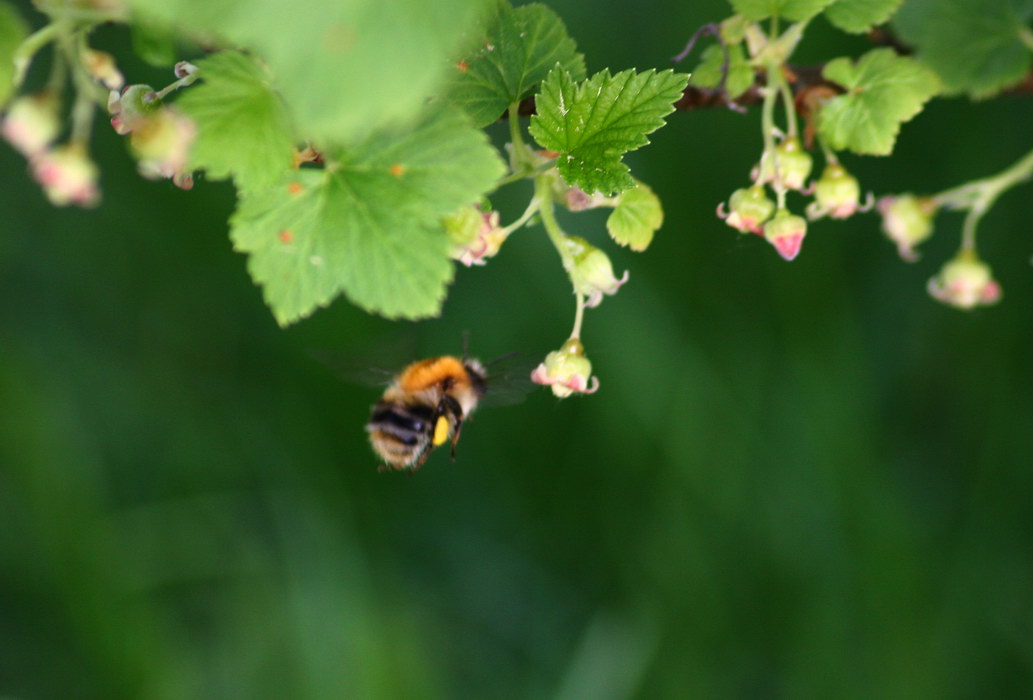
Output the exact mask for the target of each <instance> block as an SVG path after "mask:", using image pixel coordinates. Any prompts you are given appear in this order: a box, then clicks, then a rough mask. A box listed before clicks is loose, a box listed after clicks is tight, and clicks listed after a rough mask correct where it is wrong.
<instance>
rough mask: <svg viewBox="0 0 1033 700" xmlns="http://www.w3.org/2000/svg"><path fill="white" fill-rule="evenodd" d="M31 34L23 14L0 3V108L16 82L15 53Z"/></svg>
mask: <svg viewBox="0 0 1033 700" xmlns="http://www.w3.org/2000/svg"><path fill="white" fill-rule="evenodd" d="M28 34H29V28H28V25H27V24H25V20H24V19H22V16H21V14H19V13H18V11H17V10H16V9H14V8H13V7H11V6H10V5H8V4H7V3H6V2H0V106H2V105H3V104H4V103H5V102H7V98H8V97H9V96H10V94H11V90H12V89H13V87H14V85H13V81H14V53H15V51H16V50H17V49H18V46H19V45H20V44H21V43H22V41H24V40H25V37H26V36H28Z"/></svg>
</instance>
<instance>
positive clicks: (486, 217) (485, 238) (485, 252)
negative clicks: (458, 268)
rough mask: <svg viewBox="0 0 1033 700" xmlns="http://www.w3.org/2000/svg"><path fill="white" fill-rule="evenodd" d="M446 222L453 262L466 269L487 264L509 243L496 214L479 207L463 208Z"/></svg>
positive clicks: (447, 218)
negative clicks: (505, 243)
mask: <svg viewBox="0 0 1033 700" xmlns="http://www.w3.org/2000/svg"><path fill="white" fill-rule="evenodd" d="M444 223H445V231H446V232H447V233H448V234H449V237H450V238H451V239H452V241H453V243H454V245H453V248H452V255H451V257H452V259H453V260H457V261H458V262H460V263H462V264H463V265H466V266H467V267H470V266H472V265H485V264H487V258H491V257H494V256H495V255H496V254H497V253H498V252H499V249H500V248H501V247H502V243H503V242H504V241H505V240H506V235H505V233H504V232H503V231H502V227H501V226H499V213H498V212H497V211H486V212H482V211H481V210H480V208H479V207H477V206H469V207H464V208H463V209H461V210H460V211H459V212H457V213H456V214H454V215H452V216H450V217H446V219H445V222H444Z"/></svg>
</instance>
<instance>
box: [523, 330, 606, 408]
mask: <svg viewBox="0 0 1033 700" xmlns="http://www.w3.org/2000/svg"><path fill="white" fill-rule="evenodd" d="M531 381H533V382H535V383H536V384H541V385H543V386H547V387H549V388H550V389H552V393H553V394H555V395H556V396H557V397H559V398H561V399H565V398H567V397H568V396H573V395H574V394H594V393H595V392H596V391H598V390H599V378H598V377H593V376H592V363H591V362H589V361H588V358H587V357H585V348H584V346H583V345H582V344H581V341H580V340H579V339H578V338H570V339H569V340H567V342H565V343H564V344H563V347H561V348H560V349H559V350H554V351H553V352H550V353H549V354H548V355H546V356H545V362H542V363H541V364H540V365H538V366H537V367H536V368H535V370H534V371H533V372H531Z"/></svg>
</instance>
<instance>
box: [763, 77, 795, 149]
mask: <svg viewBox="0 0 1033 700" xmlns="http://www.w3.org/2000/svg"><path fill="white" fill-rule="evenodd" d="M774 68H775V70H774V74H775V76H776V77H777V79H778V91H779V92H780V93H782V102H784V103H785V104H784V106H785V110H786V125H787V127H788V133H789V138H792V139H795V138H796V137H797V136H798V133H799V132H798V131H797V129H796V101H795V100H794V99H793V91H792V90H791V89H790V88H789V82H788V81H787V80H786V77H785V74H784V73H783V72H782V69H781V67H780V66H775V67H774ZM771 72H772V71H770V70H769V72H768V75H769V77H770V75H771Z"/></svg>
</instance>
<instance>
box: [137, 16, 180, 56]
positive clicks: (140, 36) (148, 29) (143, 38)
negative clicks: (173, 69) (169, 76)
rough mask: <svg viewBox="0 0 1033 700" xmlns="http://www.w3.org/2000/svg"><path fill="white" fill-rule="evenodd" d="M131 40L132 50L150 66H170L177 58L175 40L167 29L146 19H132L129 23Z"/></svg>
mask: <svg viewBox="0 0 1033 700" xmlns="http://www.w3.org/2000/svg"><path fill="white" fill-rule="evenodd" d="M129 30H130V33H131V36H132V40H133V51H134V52H135V53H136V55H137V56H139V57H140V58H141V59H143V61H144V62H145V63H149V64H150V65H152V66H159V67H161V66H171V65H173V64H174V63H175V62H176V61H178V60H179V56H178V55H177V54H176V40H175V38H174V37H173V35H172V32H170V31H169V30H168V29H165V28H163V27H158V26H155V25H153V24H151V23H150V22H146V21H134V22H133V23H132V24H131V25H129Z"/></svg>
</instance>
